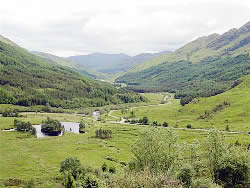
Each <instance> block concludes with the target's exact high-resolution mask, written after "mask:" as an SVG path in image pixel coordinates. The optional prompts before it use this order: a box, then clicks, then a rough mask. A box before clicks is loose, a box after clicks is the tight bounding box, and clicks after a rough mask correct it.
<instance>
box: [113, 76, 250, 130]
mask: <svg viewBox="0 0 250 188" xmlns="http://www.w3.org/2000/svg"><path fill="white" fill-rule="evenodd" d="M242 80H243V82H242V83H241V84H240V85H239V86H237V87H235V88H233V89H231V90H229V91H227V92H225V93H222V94H220V95H216V96H213V97H208V98H200V99H199V101H197V102H192V103H190V104H188V105H185V106H184V107H183V106H181V105H180V103H179V100H177V99H172V101H170V103H169V104H167V105H159V106H148V107H139V108H135V109H131V110H133V111H134V112H135V116H136V118H142V117H143V116H147V117H148V118H149V120H150V121H151V122H152V121H158V122H161V123H162V122H164V121H166V122H168V123H169V125H170V126H171V127H186V125H187V124H191V125H192V127H193V128H213V127H216V128H218V129H220V130H224V129H225V127H226V125H228V126H229V128H230V130H231V131H243V132H249V131H250V97H249V93H250V76H249V75H248V76H245V77H243V78H242ZM224 102H227V103H228V105H224ZM219 105H222V109H219V110H216V108H217V107H218V106H219ZM131 110H130V111H131ZM129 113H130V112H129V111H128V113H126V114H122V113H121V111H114V112H113V113H112V115H113V116H117V117H124V116H126V117H129ZM205 114H207V115H206V116H205ZM201 116H203V118H200V117H201Z"/></svg>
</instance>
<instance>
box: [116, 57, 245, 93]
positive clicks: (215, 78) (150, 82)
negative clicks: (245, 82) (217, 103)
mask: <svg viewBox="0 0 250 188" xmlns="http://www.w3.org/2000/svg"><path fill="white" fill-rule="evenodd" d="M249 73H250V57H249V54H245V55H239V56H236V57H231V56H228V57H215V58H208V59H206V60H203V61H202V62H200V63H199V64H193V63H192V62H189V61H179V62H173V63H169V62H166V63H162V64H160V65H157V66H153V67H151V68H148V69H146V70H143V71H139V72H135V73H128V74H125V75H123V76H121V77H119V78H117V79H116V82H118V83H119V82H120V83H126V84H127V85H128V86H127V88H129V89H132V90H134V91H137V92H156V91H168V92H172V93H175V97H176V98H183V97H186V96H192V97H208V96H213V95H217V94H220V93H222V92H224V91H226V90H228V89H230V88H232V87H235V86H237V85H238V84H239V83H240V81H236V80H238V79H239V78H240V77H242V76H244V75H247V74H249ZM235 81H236V82H235Z"/></svg>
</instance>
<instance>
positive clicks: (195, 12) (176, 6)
mask: <svg viewBox="0 0 250 188" xmlns="http://www.w3.org/2000/svg"><path fill="white" fill-rule="evenodd" d="M249 18H250V1H249V0H241V1H238V0H174V1H173V0H126V1H125V0H106V1H101V0H99V1H98V0H71V1H68V0H22V1H20V0H8V1H7V0H6V1H4V2H1V6H0V34H2V35H4V36H6V37H8V38H10V39H12V40H13V41H15V42H17V43H18V44H19V45H21V46H23V47H25V48H27V49H30V50H38V51H44V52H49V53H54V54H57V55H62V56H68V55H74V54H86V53H93V52H106V53H129V54H137V53H141V52H154V51H162V50H168V49H175V48H178V47H180V46H182V45H183V44H185V43H187V42H188V41H190V40H192V39H194V38H197V37H199V36H204V35H208V34H211V33H214V32H217V33H223V32H225V31H227V30H229V29H231V28H233V27H240V26H241V25H243V24H244V23H246V22H247V21H250V20H249Z"/></svg>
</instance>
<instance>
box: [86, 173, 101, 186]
mask: <svg viewBox="0 0 250 188" xmlns="http://www.w3.org/2000/svg"><path fill="white" fill-rule="evenodd" d="M83 187H86V188H98V187H99V184H98V179H97V178H96V177H95V176H93V175H89V176H88V177H87V178H86V179H85V184H84V186H83Z"/></svg>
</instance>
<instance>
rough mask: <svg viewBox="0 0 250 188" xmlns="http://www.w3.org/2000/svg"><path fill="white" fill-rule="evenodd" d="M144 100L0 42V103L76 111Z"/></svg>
mask: <svg viewBox="0 0 250 188" xmlns="http://www.w3.org/2000/svg"><path fill="white" fill-rule="evenodd" d="M141 100H143V98H142V97H141V96H139V95H136V94H134V93H131V92H128V91H125V90H117V89H116V88H114V87H112V86H110V85H108V84H105V83H101V82H97V81H94V80H91V79H88V78H86V77H83V76H82V75H80V74H79V73H76V72H75V71H73V70H72V69H69V68H66V67H63V66H59V65H52V64H51V62H47V61H46V60H45V59H44V58H40V57H38V56H35V55H33V54H31V53H29V52H28V51H27V50H25V49H23V48H20V47H17V46H15V45H10V44H8V43H5V42H2V41H0V103H7V104H18V105H23V106H31V105H50V106H53V107H63V108H77V107H86V106H102V105H105V104H112V103H115V104H116V103H121V102H136V101H141Z"/></svg>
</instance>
